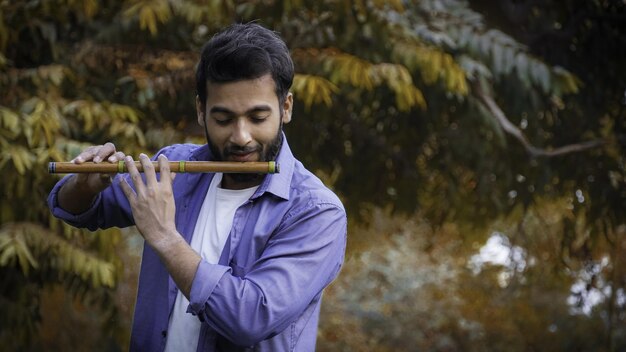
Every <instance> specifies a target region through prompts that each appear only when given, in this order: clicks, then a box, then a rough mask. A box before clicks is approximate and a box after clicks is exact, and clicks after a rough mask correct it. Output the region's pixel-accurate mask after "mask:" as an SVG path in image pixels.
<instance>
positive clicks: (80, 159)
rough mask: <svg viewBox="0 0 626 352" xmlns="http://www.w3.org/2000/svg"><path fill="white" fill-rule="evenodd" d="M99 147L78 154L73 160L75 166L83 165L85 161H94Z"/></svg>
mask: <svg viewBox="0 0 626 352" xmlns="http://www.w3.org/2000/svg"><path fill="white" fill-rule="evenodd" d="M98 147H99V146H91V147H89V148H87V149H85V150H83V151H82V152H81V153H80V154H78V155H77V156H76V157H75V158H74V159H72V162H73V163H74V164H82V163H84V162H85V161H89V160H92V159H93V156H94V155H95V153H96V151H97V149H98Z"/></svg>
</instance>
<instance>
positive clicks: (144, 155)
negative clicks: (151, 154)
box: [139, 153, 148, 158]
mask: <svg viewBox="0 0 626 352" xmlns="http://www.w3.org/2000/svg"><path fill="white" fill-rule="evenodd" d="M139 157H140V158H147V157H148V156H147V155H146V154H144V153H141V154H139Z"/></svg>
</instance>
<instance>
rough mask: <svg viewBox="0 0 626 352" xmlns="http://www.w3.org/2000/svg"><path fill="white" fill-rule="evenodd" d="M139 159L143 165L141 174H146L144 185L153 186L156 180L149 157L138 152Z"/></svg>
mask: <svg viewBox="0 0 626 352" xmlns="http://www.w3.org/2000/svg"><path fill="white" fill-rule="evenodd" d="M139 161H140V162H141V166H142V167H143V174H144V176H146V185H147V186H148V187H155V186H156V184H157V182H158V181H157V178H156V172H155V171H154V165H152V161H150V158H148V156H147V155H146V154H144V153H141V154H139Z"/></svg>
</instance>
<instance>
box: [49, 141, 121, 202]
mask: <svg viewBox="0 0 626 352" xmlns="http://www.w3.org/2000/svg"><path fill="white" fill-rule="evenodd" d="M125 156H126V155H125V154H124V153H123V152H120V151H117V150H116V149H115V145H114V144H113V143H106V144H104V145H97V146H92V147H88V148H87V149H85V150H83V151H82V152H81V153H80V154H78V156H76V158H74V159H73V160H72V162H73V163H75V164H82V163H85V162H89V161H92V162H94V163H101V162H109V163H117V162H118V161H120V160H124V157H125ZM112 176H113V175H112V174H75V175H73V176H72V178H71V179H70V180H68V181H67V182H66V183H65V184H64V185H63V187H62V188H61V190H60V191H59V198H58V200H59V206H60V207H61V208H62V209H64V210H66V211H68V212H70V213H72V214H80V213H82V212H84V211H86V210H87V209H89V207H90V206H91V204H92V203H93V200H94V198H95V197H96V196H97V195H98V193H100V192H102V191H103V190H104V189H106V188H107V187H109V186H110V185H111V177H112Z"/></svg>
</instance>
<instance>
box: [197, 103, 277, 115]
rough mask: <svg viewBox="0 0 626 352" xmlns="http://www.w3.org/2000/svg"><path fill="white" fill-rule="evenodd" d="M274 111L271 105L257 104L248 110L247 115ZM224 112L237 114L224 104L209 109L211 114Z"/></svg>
mask: <svg viewBox="0 0 626 352" xmlns="http://www.w3.org/2000/svg"><path fill="white" fill-rule="evenodd" d="M266 111H272V108H271V107H270V106H269V105H255V106H253V107H252V108H250V109H248V110H246V112H245V113H244V114H245V115H249V114H253V113H256V112H266ZM215 113H222V114H226V115H236V113H235V112H234V111H232V110H230V109H227V108H225V107H223V106H214V107H212V108H211V110H209V114H215Z"/></svg>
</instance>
